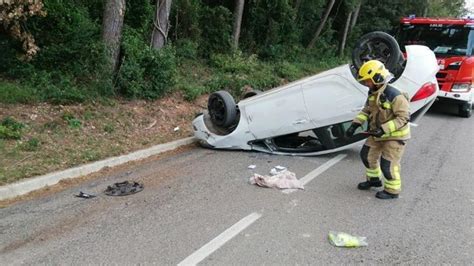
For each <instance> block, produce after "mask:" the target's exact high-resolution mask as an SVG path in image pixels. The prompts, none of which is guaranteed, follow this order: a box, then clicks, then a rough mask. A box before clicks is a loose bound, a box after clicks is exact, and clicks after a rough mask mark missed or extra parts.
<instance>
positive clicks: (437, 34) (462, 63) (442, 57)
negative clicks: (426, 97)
mask: <svg viewBox="0 0 474 266" xmlns="http://www.w3.org/2000/svg"><path fill="white" fill-rule="evenodd" d="M397 40H398V42H399V44H400V48H401V49H402V51H403V50H404V47H405V45H409V44H420V45H426V46H428V47H429V48H430V49H432V50H433V52H434V53H435V54H436V57H437V59H438V64H439V72H438V73H437V75H436V78H437V80H438V84H439V89H440V90H439V93H438V99H439V100H441V101H446V102H452V103H455V104H457V105H458V107H459V109H458V110H459V115H460V116H462V117H470V116H471V114H472V104H473V94H474V19H442V18H416V17H413V16H411V17H407V18H402V19H401V24H400V28H399V31H398V32H397Z"/></svg>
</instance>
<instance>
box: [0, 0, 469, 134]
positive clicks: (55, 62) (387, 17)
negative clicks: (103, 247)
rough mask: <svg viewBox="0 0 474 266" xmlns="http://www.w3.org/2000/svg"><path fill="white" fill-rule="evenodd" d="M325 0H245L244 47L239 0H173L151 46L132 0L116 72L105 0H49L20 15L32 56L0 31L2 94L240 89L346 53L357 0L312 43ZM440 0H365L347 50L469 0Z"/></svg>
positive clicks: (149, 15) (84, 96)
mask: <svg viewBox="0 0 474 266" xmlns="http://www.w3.org/2000/svg"><path fill="white" fill-rule="evenodd" d="M328 2H329V1H326V0H315V1H305V0H302V1H289V0H261V1H246V2H245V8H244V13H243V19H242V29H243V30H242V31H241V36H240V40H239V49H233V48H232V46H231V40H232V25H233V9H234V3H235V0H219V1H200V0H174V1H172V9H171V13H170V24H171V28H170V29H171V30H170V31H169V33H168V43H167V45H166V46H165V48H163V49H160V50H155V49H153V48H151V47H150V34H151V30H152V27H153V18H154V14H155V8H156V7H155V6H154V5H153V1H146V0H138V1H126V12H125V23H124V29H123V32H122V40H121V52H120V66H119V68H118V71H117V72H116V73H112V72H111V71H110V70H108V69H107V67H106V66H107V56H106V48H105V46H104V44H103V42H102V39H101V28H102V25H101V23H102V15H103V10H104V1H102V0H85V1H62V0H43V1H42V3H43V4H44V7H42V9H38V10H42V11H37V12H36V13H35V14H37V15H36V16H35V15H32V16H31V15H25V17H24V19H23V20H22V21H21V23H22V25H23V24H24V26H22V27H21V29H26V31H28V32H26V35H25V36H30V35H31V36H32V37H33V38H34V45H31V47H32V48H31V49H30V50H32V51H33V53H32V54H30V55H28V56H27V58H29V59H31V60H25V56H22V50H24V46H25V42H24V40H23V39H21V38H20V37H21V36H20V37H18V36H16V37H17V38H0V50H1V51H2V56H1V57H0V101H1V102H3V103H34V102H43V101H46V102H50V103H53V104H72V103H81V102H90V101H97V100H98V99H102V100H103V99H104V98H110V97H125V98H129V99H132V98H133V99H135V98H139V99H156V98H159V97H162V96H163V95H165V94H166V93H169V92H172V91H176V90H181V91H183V93H184V95H185V96H186V99H188V100H192V99H195V98H196V97H197V96H199V95H201V94H203V93H209V92H212V91H215V90H219V89H229V90H232V91H233V92H234V93H235V94H238V93H239V90H241V89H242V88H243V87H244V86H251V87H255V88H258V89H261V90H265V89H268V88H271V87H273V86H276V85H279V84H280V83H282V82H287V81H291V80H295V79H298V78H301V77H303V76H305V75H309V74H313V73H314V72H316V71H319V70H321V69H325V68H328V67H332V66H334V65H336V64H340V63H343V62H347V61H348V59H347V57H342V58H338V57H336V54H337V50H338V48H337V47H338V43H339V42H340V39H341V33H342V30H343V28H344V25H345V22H346V18H347V16H348V13H350V12H353V11H354V10H355V9H356V7H357V6H358V5H359V4H360V0H350V1H342V0H338V1H336V3H335V5H334V8H333V9H332V11H331V13H330V15H329V18H328V21H327V23H326V24H325V27H324V28H323V31H322V34H321V35H320V37H319V38H318V41H317V42H316V44H315V46H314V48H311V49H308V48H307V45H308V43H309V41H310V39H312V36H313V34H314V32H315V29H316V28H317V26H318V25H319V23H320V22H321V16H322V14H323V13H324V11H325V9H326V7H327V3H328ZM440 2H443V3H444V2H446V3H445V4H442V3H438V2H436V3H430V2H429V1H426V0H410V1H390V2H386V1H375V0H366V1H364V2H362V4H361V8H360V13H359V16H358V20H357V24H355V27H354V28H353V29H352V30H351V31H350V32H349V35H348V47H347V48H348V49H346V52H345V54H348V51H350V46H351V44H352V43H353V42H354V40H355V39H356V38H357V37H358V36H360V35H361V34H363V33H366V32H369V31H372V30H385V31H390V30H392V29H393V28H394V26H395V25H396V24H397V23H398V19H399V17H401V16H406V15H408V14H413V13H415V14H421V13H422V12H424V11H428V12H429V13H431V14H428V15H431V16H436V14H441V15H448V14H452V15H453V16H455V15H459V14H460V13H462V11H463V10H462V8H461V7H462V2H463V0H456V1H440ZM298 3H299V4H298ZM5 25H6V24H5ZM10 30H11V31H13V30H12V29H11V28H10ZM25 38H26V37H25ZM20 40H23V41H20ZM30 52H31V51H30ZM3 130H4V129H3Z"/></svg>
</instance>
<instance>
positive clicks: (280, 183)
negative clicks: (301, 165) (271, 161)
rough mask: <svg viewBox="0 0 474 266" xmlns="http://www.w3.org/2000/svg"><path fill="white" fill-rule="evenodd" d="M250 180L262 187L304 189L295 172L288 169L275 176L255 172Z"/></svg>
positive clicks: (251, 182)
mask: <svg viewBox="0 0 474 266" xmlns="http://www.w3.org/2000/svg"><path fill="white" fill-rule="evenodd" d="M249 181H250V184H252V185H257V186H260V187H269V188H280V189H286V188H297V189H304V187H303V185H301V182H300V181H299V180H298V179H297V178H296V175H295V173H293V172H290V171H288V170H285V171H281V172H279V173H278V174H276V175H273V176H268V175H259V174H253V176H252V177H250V180H249Z"/></svg>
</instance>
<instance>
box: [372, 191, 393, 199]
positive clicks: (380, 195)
mask: <svg viewBox="0 0 474 266" xmlns="http://www.w3.org/2000/svg"><path fill="white" fill-rule="evenodd" d="M375 197H376V198H378V199H396V198H398V194H392V193H390V192H387V191H385V190H382V191H379V192H377V193H375Z"/></svg>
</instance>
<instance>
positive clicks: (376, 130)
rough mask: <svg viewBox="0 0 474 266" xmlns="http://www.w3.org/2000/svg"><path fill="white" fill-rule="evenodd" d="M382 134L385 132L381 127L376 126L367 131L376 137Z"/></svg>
mask: <svg viewBox="0 0 474 266" xmlns="http://www.w3.org/2000/svg"><path fill="white" fill-rule="evenodd" d="M383 134H385V132H384V131H383V129H381V128H377V129H375V130H372V131H369V135H372V136H374V137H377V138H380V137H382V135H383Z"/></svg>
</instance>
